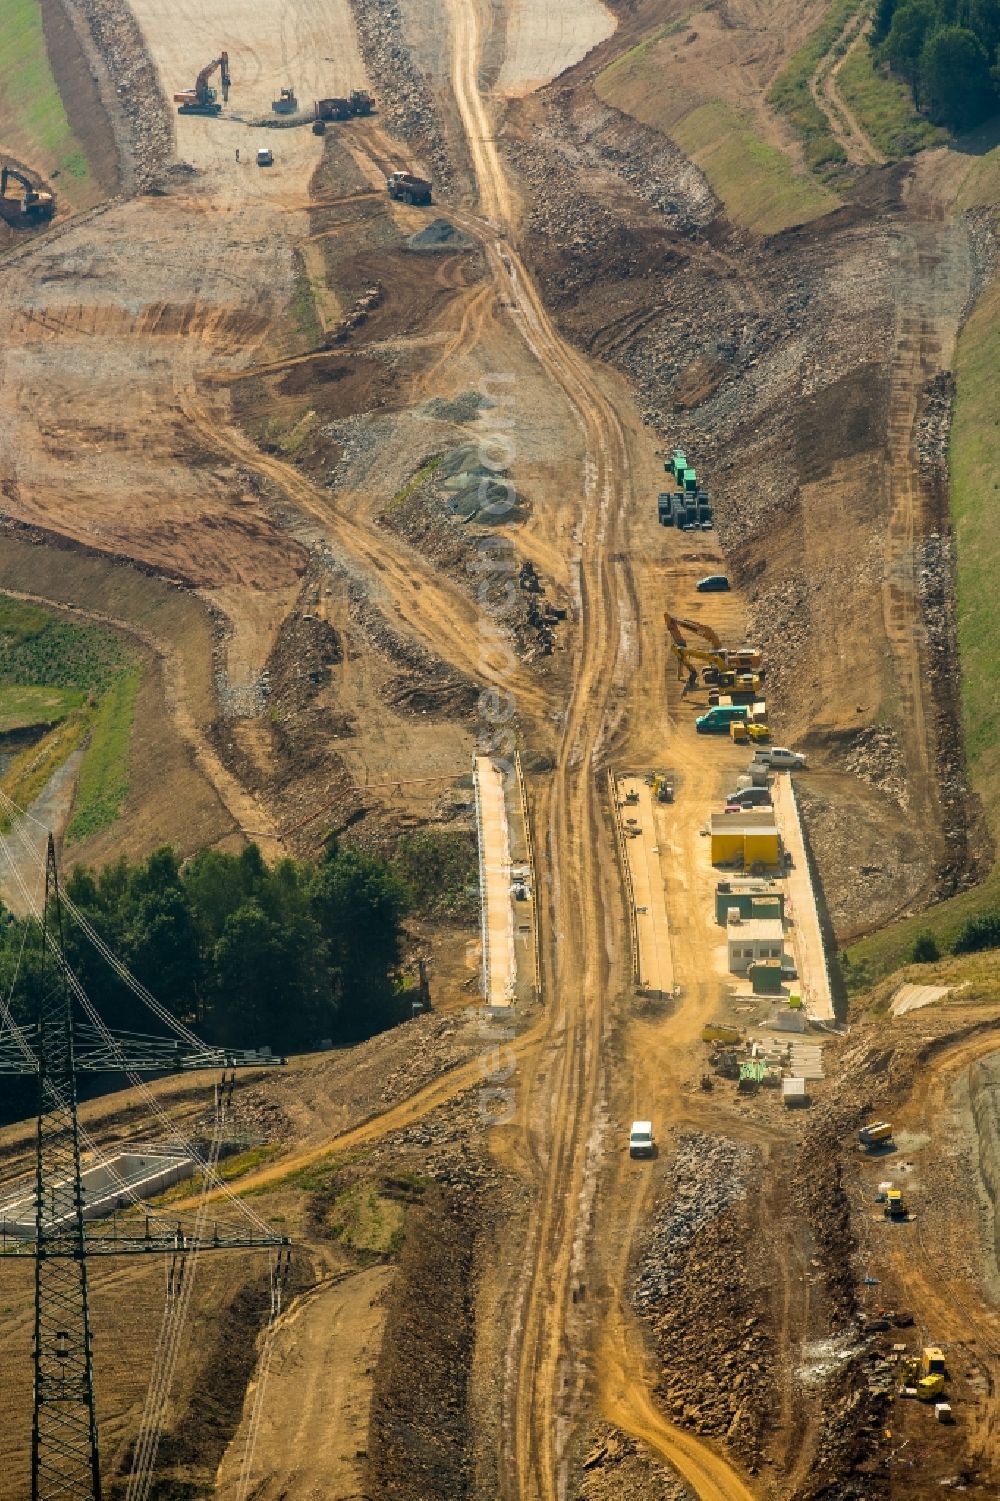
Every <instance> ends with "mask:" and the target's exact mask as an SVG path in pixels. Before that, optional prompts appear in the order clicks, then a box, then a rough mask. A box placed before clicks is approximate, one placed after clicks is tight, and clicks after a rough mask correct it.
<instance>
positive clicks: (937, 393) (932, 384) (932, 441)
mask: <svg viewBox="0 0 1000 1501" xmlns="http://www.w3.org/2000/svg"><path fill="white" fill-rule="evenodd" d="M954 410H955V377H954V375H952V373H951V371H950V370H941V371H939V372H938V374H937V375H935V376H934V378H933V379H932V380H929V381H928V382H927V385H926V387H925V388H924V409H923V412H922V413H921V416H920V420H919V422H918V423H917V430H916V434H915V437H914V448H915V449H916V453H917V458H918V459H919V460H920V464H921V467H922V468H924V469H927V470H929V471H930V472H931V474H933V475H934V477H935V478H936V479H938V480H940V481H941V482H942V483H947V479H948V444H949V442H950V440H951V420H952V416H953V415H954Z"/></svg>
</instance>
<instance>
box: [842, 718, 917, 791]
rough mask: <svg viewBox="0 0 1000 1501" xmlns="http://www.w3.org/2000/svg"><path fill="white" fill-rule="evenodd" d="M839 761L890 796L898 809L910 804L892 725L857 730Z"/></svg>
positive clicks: (901, 752)
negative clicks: (897, 805)
mask: <svg viewBox="0 0 1000 1501" xmlns="http://www.w3.org/2000/svg"><path fill="white" fill-rule="evenodd" d="M842 764H843V768H844V770H845V771H849V772H850V773H851V774H852V775H853V776H856V777H860V778H861V780H862V781H863V782H867V783H868V785H869V787H874V788H875V789H876V790H877V791H878V792H882V793H884V794H885V796H886V797H890V798H892V800H893V802H894V803H898V804H899V806H900V807H901V808H906V807H908V806H909V802H910V789H909V786H908V784H907V780H906V759H905V757H904V755H903V748H902V746H901V745H900V743H899V735H898V734H897V732H896V730H895V729H894V727H893V726H892V725H891V724H870V725H865V727H864V728H863V729H860V730H857V731H856V732H855V733H854V734H853V735H851V736H850V737H849V739H848V740H847V742H846V743H845V745H844V749H843V754H842Z"/></svg>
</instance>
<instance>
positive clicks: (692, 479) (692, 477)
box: [684, 469, 698, 491]
mask: <svg viewBox="0 0 1000 1501" xmlns="http://www.w3.org/2000/svg"><path fill="white" fill-rule="evenodd" d="M684 488H685V490H689V491H695V490H697V488H698V475H697V473H696V472H695V470H693V469H685V471H684Z"/></svg>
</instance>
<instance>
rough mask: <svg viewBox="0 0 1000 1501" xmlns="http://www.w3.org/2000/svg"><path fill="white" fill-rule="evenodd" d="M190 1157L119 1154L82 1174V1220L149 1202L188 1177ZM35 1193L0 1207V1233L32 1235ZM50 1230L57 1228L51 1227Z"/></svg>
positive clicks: (17, 1235)
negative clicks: (134, 1200)
mask: <svg viewBox="0 0 1000 1501" xmlns="http://www.w3.org/2000/svg"><path fill="white" fill-rule="evenodd" d="M193 1171H194V1163H193V1161H192V1160H191V1158H190V1157H180V1156H167V1155H165V1154H164V1153H161V1152H119V1153H118V1154H117V1156H115V1157H110V1158H108V1160H107V1162H102V1163H100V1164H98V1165H97V1166H96V1167H89V1168H86V1169H85V1170H84V1172H83V1174H82V1182H83V1199H84V1204H83V1217H84V1219H85V1220H99V1219H105V1218H106V1217H107V1216H108V1215H111V1214H113V1213H114V1212H115V1210H116V1209H122V1208H124V1206H125V1205H126V1204H128V1203H130V1202H131V1200H132V1198H139V1199H150V1198H152V1197H153V1196H154V1195H155V1194H158V1193H162V1192H163V1190H164V1189H166V1188H170V1187H171V1186H172V1185H173V1184H174V1183H179V1182H180V1180H181V1179H182V1178H187V1177H190V1175H191V1173H192V1172H193ZM35 1202H36V1201H35V1192H34V1188H32V1190H31V1192H30V1193H28V1194H27V1195H22V1196H21V1197H20V1198H16V1199H10V1200H8V1201H7V1202H6V1203H3V1204H0V1234H3V1235H9V1236H13V1237H15V1238H17V1239H21V1238H23V1237H24V1236H28V1235H34V1233H35ZM53 1228H58V1226H57V1225H53Z"/></svg>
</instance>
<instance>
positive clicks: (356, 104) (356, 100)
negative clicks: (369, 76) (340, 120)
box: [351, 89, 375, 115]
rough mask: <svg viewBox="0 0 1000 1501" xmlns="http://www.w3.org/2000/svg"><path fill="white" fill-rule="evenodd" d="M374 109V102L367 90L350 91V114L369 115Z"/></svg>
mask: <svg viewBox="0 0 1000 1501" xmlns="http://www.w3.org/2000/svg"><path fill="white" fill-rule="evenodd" d="M374 108H375V100H374V99H373V98H372V96H371V94H369V93H368V90H367V89H352V90H351V114H352V115H370V114H371V113H372V111H373V110H374Z"/></svg>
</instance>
